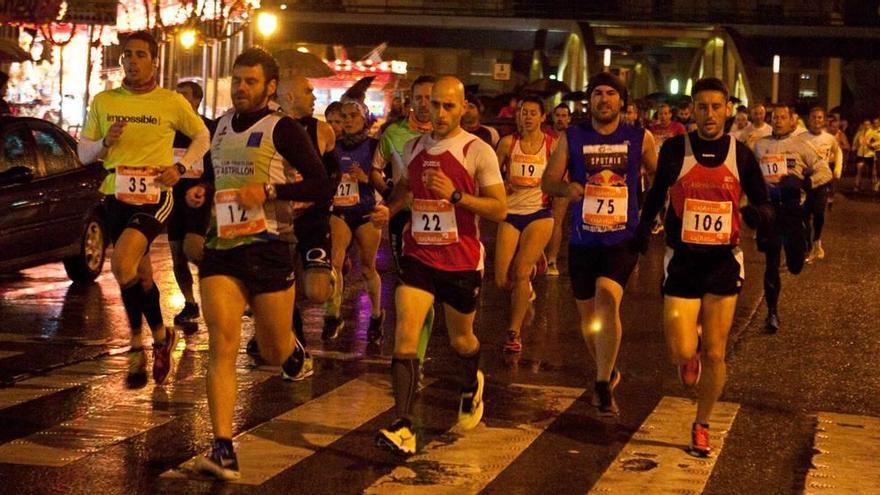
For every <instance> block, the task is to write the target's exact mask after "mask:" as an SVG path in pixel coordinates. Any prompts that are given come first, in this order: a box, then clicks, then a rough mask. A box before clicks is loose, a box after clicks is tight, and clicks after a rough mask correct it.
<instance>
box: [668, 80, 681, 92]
mask: <svg viewBox="0 0 880 495" xmlns="http://www.w3.org/2000/svg"><path fill="white" fill-rule="evenodd" d="M678 84H679V83H678V79H675V78H673V79H672V80H671V81H669V92H670V93H672V94H674V95H677V94H678V90H679V88H678Z"/></svg>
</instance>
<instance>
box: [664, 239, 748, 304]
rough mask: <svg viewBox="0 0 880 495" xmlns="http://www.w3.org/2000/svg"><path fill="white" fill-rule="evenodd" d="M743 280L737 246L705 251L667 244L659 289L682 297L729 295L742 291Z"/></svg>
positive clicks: (739, 251)
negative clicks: (679, 248)
mask: <svg viewBox="0 0 880 495" xmlns="http://www.w3.org/2000/svg"><path fill="white" fill-rule="evenodd" d="M744 280H745V264H744V263H743V253H742V250H741V249H740V248H738V247H736V248H732V249H730V250H723V251H711V252H707V253H698V252H693V251H684V250H675V249H672V248H670V247H667V248H666V254H665V256H664V257H663V282H662V285H661V288H660V292H661V293H662V294H663V295H664V296H673V297H682V298H685V299H701V298H702V297H703V296H705V295H706V294H713V295H716V296H733V295H736V294H739V292H740V291H741V290H742V285H743V281H744Z"/></svg>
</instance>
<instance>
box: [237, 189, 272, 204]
mask: <svg viewBox="0 0 880 495" xmlns="http://www.w3.org/2000/svg"><path fill="white" fill-rule="evenodd" d="M265 202H266V190H265V189H264V188H263V184H246V185H244V186H242V187H241V189H239V190H238V204H240V205H241V206H242V207H244V208H245V209H247V210H250V209H251V208H256V207H257V206H261V205H262V204H263V203H265Z"/></svg>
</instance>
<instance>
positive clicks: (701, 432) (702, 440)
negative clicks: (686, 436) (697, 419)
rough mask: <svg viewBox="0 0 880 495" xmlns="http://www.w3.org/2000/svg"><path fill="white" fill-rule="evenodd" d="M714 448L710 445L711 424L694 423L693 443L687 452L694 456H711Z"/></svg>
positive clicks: (692, 430) (692, 431)
mask: <svg viewBox="0 0 880 495" xmlns="http://www.w3.org/2000/svg"><path fill="white" fill-rule="evenodd" d="M711 452H712V448H711V447H709V425H701V424H699V423H694V426H693V428H691V444H690V446H689V447H688V449H687V453H688V454H690V455H692V456H694V457H709V454H710V453H711Z"/></svg>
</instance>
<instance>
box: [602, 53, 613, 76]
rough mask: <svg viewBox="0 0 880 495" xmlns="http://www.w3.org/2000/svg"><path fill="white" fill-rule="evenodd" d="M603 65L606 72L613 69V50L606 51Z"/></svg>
mask: <svg viewBox="0 0 880 495" xmlns="http://www.w3.org/2000/svg"><path fill="white" fill-rule="evenodd" d="M602 65H604V66H605V72H608V69H610V68H611V48H606V49H605V56H604V57H602Z"/></svg>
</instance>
